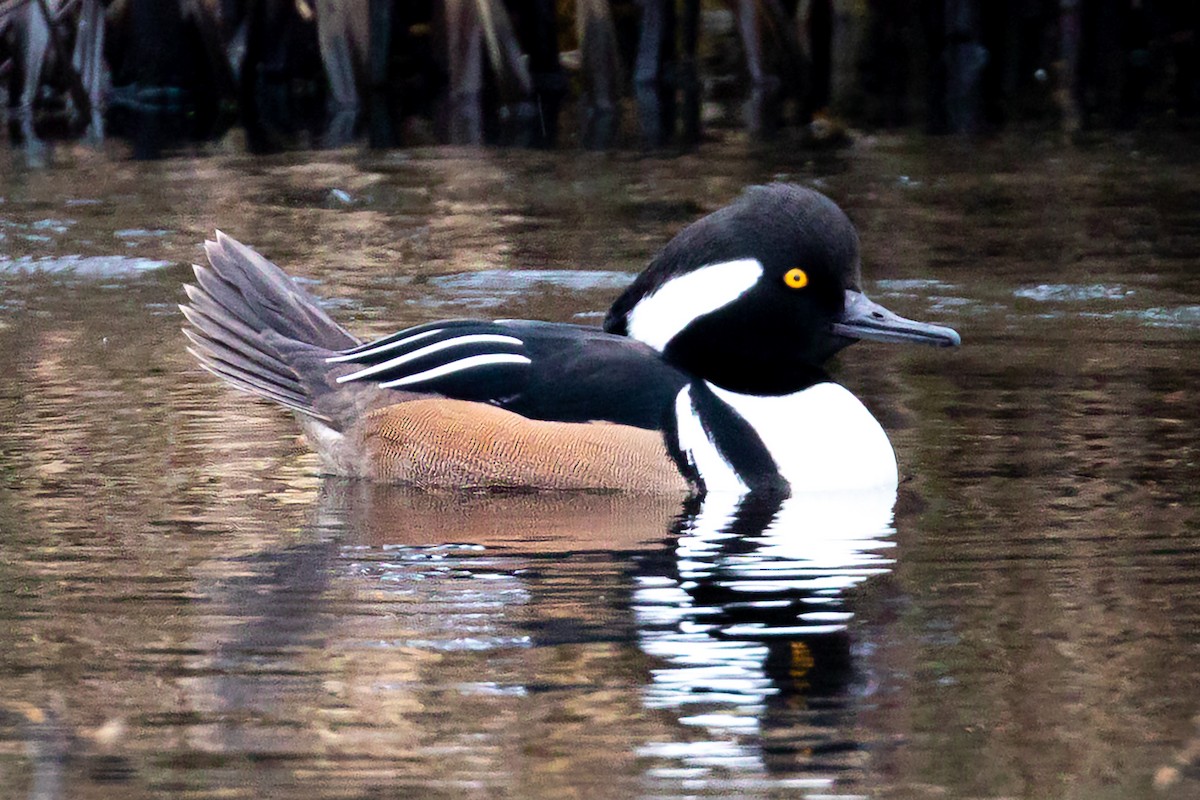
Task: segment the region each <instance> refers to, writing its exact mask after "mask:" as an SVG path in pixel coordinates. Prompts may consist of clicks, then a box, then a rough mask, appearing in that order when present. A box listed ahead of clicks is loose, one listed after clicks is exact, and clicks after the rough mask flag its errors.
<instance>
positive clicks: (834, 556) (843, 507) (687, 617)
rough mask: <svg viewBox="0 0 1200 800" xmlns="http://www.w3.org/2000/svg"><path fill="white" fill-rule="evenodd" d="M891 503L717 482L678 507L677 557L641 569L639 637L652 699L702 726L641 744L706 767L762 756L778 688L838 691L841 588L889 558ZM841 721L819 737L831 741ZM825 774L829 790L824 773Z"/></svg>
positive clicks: (844, 649)
mask: <svg viewBox="0 0 1200 800" xmlns="http://www.w3.org/2000/svg"><path fill="white" fill-rule="evenodd" d="M895 503H896V492H895V489H894V488H887V489H882V490H874V491H858V492H844V493H820V494H800V495H796V496H794V497H790V498H787V499H778V498H756V497H753V496H748V497H737V496H729V495H712V496H709V497H707V498H705V499H704V501H703V502H702V504H701V505H700V506H699V508H698V509H696V510H695V512H694V513H693V514H691V515H690V516H688V517H686V518H685V519H684V520H683V522H682V523H681V526H680V534H679V539H678V541H677V542H676V544H675V552H674V555H675V558H674V561H673V563H671V564H670V566H669V567H667V568H666V569H661V570H659V573H660V574H647V575H641V576H639V577H638V579H637V585H636V588H635V591H634V602H633V606H634V613H635V617H636V621H637V627H638V635H639V644H640V646H641V648H642V649H643V650H644V651H645V652H646V653H647V654H648V655H651V656H653V657H655V658H657V659H659V660H660V665H659V666H658V667H657V668H655V669H653V670H652V678H653V680H652V681H651V682H650V683H649V684H648V685H647V687H646V689H645V693H644V698H645V703H646V705H647V706H648V707H650V708H655V709H673V710H675V711H677V712H678V713H679V722H681V723H682V724H684V725H687V726H693V727H695V728H698V729H701V730H703V731H704V732H705V735H706V736H707V739H706V740H705V741H699V742H690V743H689V744H688V745H687V747H686V748H685V749H684V750H679V749H678V745H677V744H675V743H672V744H670V745H669V744H667V743H663V744H662V746H657V745H655V746H651V747H650V748H648V749H647V752H646V753H645V754H646V755H656V756H659V757H665V758H669V759H671V760H674V761H676V762H678V764H677V765H676V768H682V769H702V771H703V772H705V774H707V770H708V768H712V767H714V766H718V765H719V766H720V767H721V768H722V769H725V770H732V771H736V772H741V773H743V774H744V773H745V772H746V771H751V772H755V771H761V770H765V769H766V766H767V765H766V763H765V756H764V754H763V749H762V746H761V741H763V740H764V739H765V735H764V734H765V731H766V730H767V729H769V728H770V726H771V724H772V715H773V714H774V715H776V716H778V713H777V712H776V711H773V710H772V709H773V708H778V707H780V706H789V705H791V706H794V705H796V704H795V703H791V704H788V703H783V702H782V701H783V700H784V699H787V698H784V697H777V696H779V695H787V696H788V697H794V696H796V695H798V694H799V695H801V697H800V699H801V700H803V699H804V698H803V696H802V695H803V694H804V693H805V692H809V691H818V692H826V693H828V692H829V691H830V689H829V687H831V686H832V687H835V688H834V690H833V694H834V695H837V694H838V687H843V686H844V685H845V683H846V682H848V681H849V680H850V677H849V675H850V672H851V669H850V653H849V637H848V634H847V626H848V625H849V623H850V621H851V619H852V618H853V614H852V613H851V611H850V610H848V609H847V608H846V606H845V602H846V593H847V592H848V591H850V590H851V589H853V588H854V587H856V586H857V585H859V584H861V583H862V582H863V581H865V580H867V579H868V578H871V577H873V576H878V575H882V574H886V573H887V572H889V571H890V568H891V564H892V563H893V562H892V559H890V558H888V557H887V555H886V552H887V551H888V550H889V548H891V547H892V546H893V544H894V543H893V541H892V535H893V534H894V532H895V530H894V528H893V526H892V520H893V508H894V506H895ZM663 573H665V574H663ZM813 687H820V688H818V689H814V688H813ZM842 696H844V693H843V695H842ZM800 705H801V706H803V703H801V704H800ZM782 713H783V714H784V715H787V714H792V715H793V716H795V713H796V712H794V711H791V710H788V709H785V710H784V712H782ZM835 716H836V715H835ZM782 724H787V723H782ZM823 724H825V723H823ZM836 724H837V723H836V722H834V723H831V724H829V727H828V729H826V730H820V729H817V728H812V729H811V730H813V736H814V737H815V738H816V739H817V740H822V739H824V738H828V740H829V741H830V742H833V741H835V740H836V739H837V737H838V736H839V733H838V731H837V730H836V729H835V727H834V726H835V725H836ZM844 744H845V743H844V742H839V743H838V745H839V746H842V745H844ZM849 744H850V746H851V747H853V746H854V743H853V742H850V743H849ZM819 746H820V742H817V747H818V749H819ZM672 747H674V748H676V749H672ZM817 766H818V767H819V766H820V765H817ZM819 783H820V788H821V789H822V791H826V792H827V791H829V790H830V785H831V783H832V781H820V782H819ZM809 788H813V789H816V788H817V787H816V786H815V785H814V786H813V787H809Z"/></svg>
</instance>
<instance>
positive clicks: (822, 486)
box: [675, 383, 898, 494]
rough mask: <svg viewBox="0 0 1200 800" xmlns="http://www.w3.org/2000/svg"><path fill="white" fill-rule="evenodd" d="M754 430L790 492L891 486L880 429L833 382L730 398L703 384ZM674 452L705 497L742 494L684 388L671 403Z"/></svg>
mask: <svg viewBox="0 0 1200 800" xmlns="http://www.w3.org/2000/svg"><path fill="white" fill-rule="evenodd" d="M708 388H709V389H711V390H712V392H713V394H715V395H716V396H717V397H719V398H720V399H721V400H723V401H724V402H725V403H727V404H728V405H729V406H730V407H731V408H732V409H733V410H734V411H736V412H737V413H738V414H739V415H740V416H741V417H742V418H743V419H745V420H746V421H747V422H748V423H750V425H751V426H752V427H753V428H754V430H755V431H757V432H758V435H759V437H760V438H761V439H762V441H763V444H764V445H765V446H766V448H767V451H768V452H769V453H770V454H771V458H772V459H773V460H774V461H775V464H776V466H777V467H778V469H779V472H780V474H781V475H782V476H783V478H784V479H785V480H786V481H787V482H788V483H789V484H790V485H791V487H792V491H793V492H810V491H816V492H825V491H841V490H846V489H867V488H888V487H890V488H893V489H894V488H895V487H896V484H897V480H898V476H897V472H896V453H895V451H893V450H892V444H891V442H889V441H888V438H887V434H886V433H884V431H883V428H882V427H881V426H880V425H879V423H878V422H877V421H876V420H875V418H874V417H872V416H871V412H869V411H867V409H866V407H865V406H863V404H862V403H861V402H860V401H859V399H858V398H857V397H855V396H854V395H853V394H851V393H850V392H849V391H847V390H846V389H845V388H844V387H842V386H839V385H838V384H836V383H818V384H817V385H815V386H812V387H809V388H808V389H805V390H804V391H801V392H796V393H794V394H789V395H780V396H776V397H761V396H757V395H745V394H737V393H734V392H730V391H727V390H725V389H721V388H719V387H717V386H713V385H712V384H711V383H710V384H708ZM675 412H676V419H677V424H678V431H679V447H680V450H682V451H683V452H684V453H685V454H686V456H687V457H688V458H689V460H691V462H692V463H693V464H694V465H695V467H696V469H697V470H698V471H699V473H700V475H701V477H702V479H703V481H704V485H705V488H706V489H707V490H708V491H709V492H736V493H739V494H741V493H744V492H746V491H747V489H746V484H745V482H744V481H743V480H742V478H741V477H740V476H738V475H737V473H736V472H735V471H734V470H733V468H732V467H731V466H730V465H729V463H728V462H727V461H725V459H724V458H723V457H722V455H721V453H720V451H719V450H718V448H717V447H716V445H715V444H713V442H712V441H711V439H710V438H709V436H708V435H707V434H706V433H705V430H704V427H703V425H702V424H701V421H700V420H699V419H698V418H697V417H696V414H695V411H694V410H693V404H692V400H691V387H685V388H684V389H683V390H682V391H680V393H679V395H678V396H677V397H676V401H675Z"/></svg>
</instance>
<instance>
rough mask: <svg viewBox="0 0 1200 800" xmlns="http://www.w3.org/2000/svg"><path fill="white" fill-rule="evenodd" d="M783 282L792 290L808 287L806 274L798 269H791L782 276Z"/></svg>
mask: <svg viewBox="0 0 1200 800" xmlns="http://www.w3.org/2000/svg"><path fill="white" fill-rule="evenodd" d="M783 282H784V283H785V284H787V285H788V287H789V288H792V289H803V288H804V287H805V286H808V273H807V272H805V271H804V270H802V269H800V268H799V267H792V268H791V269H789V270H788V271H787V272H785V273H784V275H783Z"/></svg>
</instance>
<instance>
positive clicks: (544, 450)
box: [184, 185, 958, 493]
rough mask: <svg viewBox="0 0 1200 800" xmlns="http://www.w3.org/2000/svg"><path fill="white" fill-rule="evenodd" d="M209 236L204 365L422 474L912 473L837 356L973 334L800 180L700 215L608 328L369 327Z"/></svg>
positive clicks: (347, 464) (739, 489) (345, 461)
mask: <svg viewBox="0 0 1200 800" xmlns="http://www.w3.org/2000/svg"><path fill="white" fill-rule="evenodd" d="M206 252H207V254H208V257H209V263H210V266H209V267H207V268H206V267H197V268H196V277H197V282H198V283H197V285H196V286H192V287H188V297H189V300H190V303H189V305H187V306H185V307H184V313H185V315H187V318H188V320H189V322H190V323H191V326H192V327H191V329H190V330H187V331H185V332H186V333H187V334H188V336H189V338H190V339H191V340H192V343H193V353H194V354H195V355H196V357H197V358H198V359H199V361H200V363H201V365H202V366H204V367H205V368H206V369H208V370H209V371H211V372H214V373H215V374H217V375H219V376H220V377H222V378H223V379H225V380H226V381H227V382H229V383H230V384H231V385H233V386H235V387H236V388H239V389H242V390H244V391H247V392H250V393H253V394H256V395H259V396H261V397H265V398H268V399H270V400H273V401H275V402H277V403H280V404H281V405H284V406H286V407H288V408H291V409H292V410H294V411H297V412H299V414H300V416H301V420H302V422H303V423H304V426H305V430H306V433H307V434H308V436H309V439H310V441H312V442H313V444H314V446H315V448H316V449H317V451H318V452H319V453H320V454H321V455H322V458H323V460H324V463H325V465H326V468H327V469H329V470H330V471H333V472H338V473H342V474H350V475H360V476H363V477H370V478H375V479H380V480H398V481H402V482H412V483H418V484H420V485H504V486H533V487H541V488H604V489H613V488H615V489H623V490H631V491H639V490H646V491H659V490H663V489H666V488H677V487H682V486H683V484H684V479H686V480H687V482H688V483H689V484H690V485H691V486H692V487H693V489H697V490H699V491H702V492H703V491H709V492H713V491H729V492H735V493H744V492H747V491H754V490H767V491H772V492H779V493H789V492H795V491H799V490H808V489H812V490H828V489H838V488H842V487H844V486H847V485H849V486H856V485H872V486H873V485H880V484H888V483H891V484H892V485H893V486H894V484H895V481H896V462H895V456H894V454H893V453H892V449H891V445H890V444H889V443H888V441H887V436H886V434H884V433H883V430H882V428H880V427H879V424H878V423H877V422H876V421H875V420H874V419H873V418H872V417H871V415H870V414H869V413H868V412H867V411H866V409H865V408H864V407H863V406H862V404H861V403H860V402H859V401H858V400H857V399H856V398H854V396H853V395H852V394H850V393H849V392H848V391H846V390H845V389H844V388H843V387H841V386H838V385H837V384H835V383H832V382H831V381H830V380H829V379H828V377H827V376H826V375H825V373H824V372H823V370H822V365H823V364H824V362H825V361H826V359H828V358H829V356H830V355H832V354H833V353H835V352H837V351H838V350H840V349H841V348H843V347H845V346H847V345H848V344H851V343H852V342H854V341H856V340H858V339H862V338H868V339H880V340H883V341H907V342H916V343H924V344H933V345H938V346H951V345H956V344H958V335H957V334H956V333H955V332H954V331H952V330H950V329H949V328H942V327H939V326H935V325H929V324H926V323H920V322H914V321H911V320H906V319H903V318H901V317H898V316H896V315H895V314H892V313H891V312H890V311H887V310H886V309H884V308H882V307H880V306H878V305H877V304H875V303H873V302H872V301H870V300H869V299H867V298H866V296H865V295H863V294H862V291H861V286H860V272H861V265H860V262H859V253H858V236H857V233H856V232H855V230H854V226H853V225H852V224H851V223H850V221H849V219H847V218H846V216H845V214H843V213H842V211H841V209H839V208H838V207H837V206H836V205H835V204H834V203H833V202H832V201H830V200H829V199H828V198H826V197H824V196H823V195H820V194H818V193H817V192H813V191H811V190H809V189H804V188H802V187H798V186H791V185H772V186H765V187H753V188H751V189H750V190H748V191H747V192H746V193H745V194H743V195H742V197H740V198H738V199H737V200H736V201H735V202H733V203H732V204H730V205H729V206H727V207H725V208H723V209H721V210H719V211H717V212H715V213H713V214H710V215H709V216H707V217H705V218H703V219H701V220H699V221H697V222H695V223H693V224H692V225H690V226H688V227H687V228H685V229H684V230H683V231H682V232H681V233H680V234H679V235H678V236H676V237H675V239H673V240H672V242H671V243H670V244H668V245H667V247H666V248H664V250H663V251H662V253H661V254H660V255H659V256H658V257H656V258H655V259H654V261H653V262H652V263H651V264H650V266H649V267H648V268H647V269H646V271H645V272H643V273H642V274H641V275H640V276H639V277H638V278H637V280H635V281H634V282H633V284H632V285H631V286H630V287H629V288H628V289H627V290H626V291H625V292H624V293H623V294H622V295H621V296H620V297H619V298H618V299H617V300H616V302H615V303H614V304H613V306H612V309H611V310H610V311H609V313H608V316H607V317H606V319H605V325H604V330H600V329H596V328H589V327H585V326H579V325H571V324H562V323H549V322H535V321H525V320H498V321H492V322H481V321H472V320H453V321H447V322H436V323H431V324H427V325H421V326H417V327H413V328H408V329H406V330H402V331H399V332H398V333H395V334H392V335H390V336H386V337H384V338H382V339H378V340H376V341H373V342H368V343H362V342H360V341H359V340H358V339H357V338H356V337H354V336H352V335H351V334H349V333H348V332H347V331H345V329H343V328H342V327H341V326H339V325H338V324H337V323H336V322H334V321H333V320H332V319H330V318H329V317H328V315H326V314H325V313H324V312H323V311H322V310H321V309H320V306H319V304H318V303H317V301H316V300H315V298H313V297H312V296H311V295H309V294H308V293H307V292H305V291H304V290H303V289H301V288H300V287H299V286H298V285H296V283H295V282H294V281H292V280H291V279H290V278H288V276H287V275H286V274H285V273H283V272H282V271H281V270H279V268H278V267H276V266H274V265H273V264H271V263H270V262H268V261H267V260H266V259H264V258H262V256H260V255H258V254H257V253H255V252H254V251H252V250H250V249H249V248H247V247H245V246H244V245H241V244H240V243H238V242H235V241H233V240H232V239H230V238H228V237H226V236H224V235H222V234H218V236H217V240H216V241H215V242H209V243H208V244H207V245H206ZM427 440H428V441H432V442H433V443H434V445H436V446H431V447H432V449H431V447H426V441H427ZM463 453H465V454H466V455H462V454H463ZM460 456H461V457H460ZM431 461H432V462H433V463H429V462H431ZM530 465H532V466H530Z"/></svg>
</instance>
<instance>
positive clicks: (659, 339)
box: [627, 258, 763, 352]
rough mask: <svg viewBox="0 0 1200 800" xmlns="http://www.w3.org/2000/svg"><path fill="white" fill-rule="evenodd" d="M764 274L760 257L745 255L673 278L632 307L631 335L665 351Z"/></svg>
mask: <svg viewBox="0 0 1200 800" xmlns="http://www.w3.org/2000/svg"><path fill="white" fill-rule="evenodd" d="M762 274H763V267H762V264H760V263H759V262H758V260H757V259H754V258H742V259H738V260H737V261H722V262H721V263H718V264H709V265H708V266H706V267H700V268H699V269H696V270H692V271H691V272H688V273H685V274H683V275H679V276H678V277H674V278H671V279H669V280H668V281H667V282H666V283H664V284H663V285H662V286H660V287H658V289H656V290H655V291H654V292H653V293H652V294H649V295H646V296H645V297H643V298H642V299H641V300H639V301H638V303H637V305H635V306H634V307H633V308H632V309H631V310H630V311H629V320H628V327H627V329H628V332H629V338H631V339H637V340H638V341H641V342H645V343H646V344H648V345H650V346H651V347H653V348H654V349H655V350H658V351H659V352H662V351H663V350H664V349H665V348H666V346H667V343H668V342H669V341H671V339H673V338H675V336H676V334H678V333H679V332H680V331H682V330H683V329H684V328H686V327H687V326H688V325H690V324H691V323H692V321H693V320H696V319H698V318H699V317H702V316H704V315H705V314H709V313H711V312H713V311H716V310H717V309H718V308H721V307H722V306H726V305H729V304H730V303H732V302H733V301H734V300H737V299H738V298H739V297H741V296H742V295H743V294H745V293H746V292H748V291H749V290H750V287H752V286H754V284H755V283H757V282H758V279H759V278H761V277H762Z"/></svg>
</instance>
